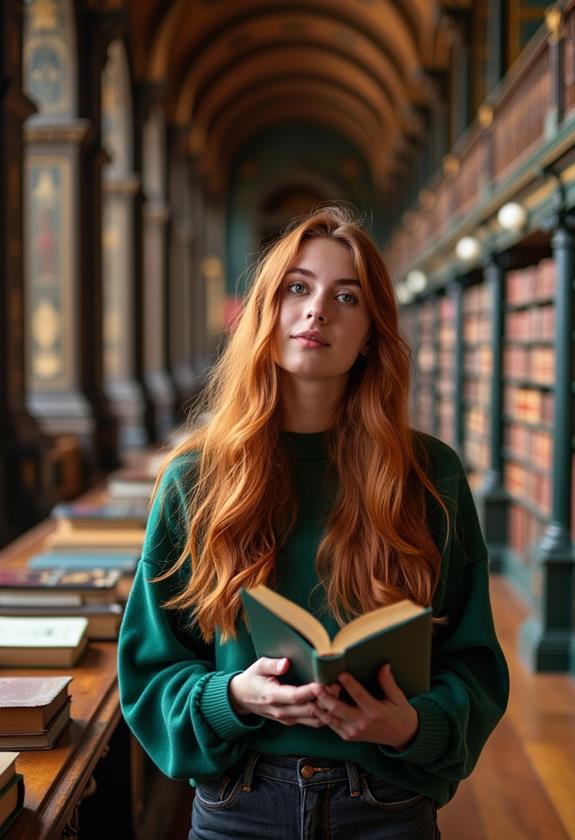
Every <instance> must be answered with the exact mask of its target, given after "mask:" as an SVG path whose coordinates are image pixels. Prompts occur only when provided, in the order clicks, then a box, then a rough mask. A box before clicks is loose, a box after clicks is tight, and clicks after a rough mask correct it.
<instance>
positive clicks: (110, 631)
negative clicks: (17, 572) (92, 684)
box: [0, 603, 124, 702]
mask: <svg viewBox="0 0 575 840" xmlns="http://www.w3.org/2000/svg"><path fill="white" fill-rule="evenodd" d="M123 612H124V610H123V608H122V606H121V605H120V604H106V603H100V604H98V603H92V604H76V605H68V606H62V605H59V606H48V605H45V604H44V605H42V604H34V605H32V604H28V605H26V606H24V605H20V606H11V607H7V606H4V607H2V614H3V615H5V616H20V617H29V616H33V617H35V618H49V617H51V616H54V617H55V616H61V617H63V618H68V617H73V616H84V618H87V619H88V630H87V635H88V639H94V640H95V639H98V640H100V641H104V640H108V641H112V640H114V639H117V638H118V633H119V630H120V623H121V621H122V615H123ZM0 698H1V695H0ZM0 702H1V700H0Z"/></svg>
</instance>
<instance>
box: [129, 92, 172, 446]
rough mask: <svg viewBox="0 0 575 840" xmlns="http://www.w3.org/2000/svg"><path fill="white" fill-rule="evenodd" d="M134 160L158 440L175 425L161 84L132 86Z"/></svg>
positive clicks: (144, 347)
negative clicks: (137, 175) (138, 174)
mask: <svg viewBox="0 0 575 840" xmlns="http://www.w3.org/2000/svg"><path fill="white" fill-rule="evenodd" d="M136 92H137V108H136V119H135V138H136V146H135V149H134V165H135V167H137V166H138V163H139V165H140V167H141V169H140V170H139V171H140V172H141V173H142V195H141V201H140V202H139V203H138V204H137V205H136V212H140V213H141V219H140V221H139V231H140V237H141V238H140V242H139V243H138V246H139V249H140V260H141V262H140V263H139V268H140V271H141V282H142V284H143V288H142V305H143V322H142V326H143V334H142V343H141V346H140V351H141V354H142V372H143V381H144V385H145V389H146V394H147V399H148V421H149V428H150V433H151V436H152V439H154V440H163V439H164V438H165V437H166V436H167V435H168V433H169V432H170V430H171V429H172V427H173V425H174V419H175V418H174V408H175V406H174V403H175V390H174V384H173V382H172V379H171V376H170V373H169V368H168V347H169V344H168V327H169V323H168V312H169V286H168V229H169V228H168V225H169V221H170V210H169V205H168V202H167V191H166V160H165V149H164V146H163V144H164V142H165V124H164V121H163V116H162V114H161V102H162V99H163V89H162V87H161V86H153V85H149V84H140V85H138V87H137V91H136Z"/></svg>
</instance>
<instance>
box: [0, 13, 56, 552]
mask: <svg viewBox="0 0 575 840" xmlns="http://www.w3.org/2000/svg"><path fill="white" fill-rule="evenodd" d="M22 28H23V21H22V6H21V3H20V2H17V0H7V2H5V3H2V4H1V5H0V79H1V82H0V181H1V183H2V184H3V185H4V189H3V190H2V191H1V192H0V217H1V218H2V220H3V222H2V225H0V357H1V358H2V364H1V365H0V545H3V544H4V543H6V542H7V541H8V540H9V539H11V538H12V537H14V536H16V534H18V533H19V532H21V531H22V530H24V529H25V528H27V527H29V526H30V525H32V524H33V523H34V522H36V521H37V520H38V519H39V518H40V517H41V516H43V515H45V514H46V513H47V512H48V510H49V508H50V506H51V499H50V488H49V485H50V476H49V473H48V467H47V460H46V454H47V450H48V447H49V441H48V439H47V438H46V437H45V436H44V435H43V434H42V432H41V430H40V427H39V426H38V424H37V423H36V422H35V420H34V419H33V418H32V417H31V415H30V414H29V412H28V410H27V408H26V388H25V366H26V353H25V325H24V270H23V248H22V241H23V235H24V234H23V178H22V173H23V155H22V149H23V124H24V121H25V120H26V119H27V118H28V117H29V116H30V115H31V114H32V113H33V112H34V106H33V105H32V103H31V102H30V100H29V99H28V98H27V97H26V96H25V95H24V93H23V90H22Z"/></svg>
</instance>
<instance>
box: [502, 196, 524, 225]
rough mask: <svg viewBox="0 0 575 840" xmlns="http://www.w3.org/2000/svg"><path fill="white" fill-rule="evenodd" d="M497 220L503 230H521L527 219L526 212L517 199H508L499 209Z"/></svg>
mask: <svg viewBox="0 0 575 840" xmlns="http://www.w3.org/2000/svg"><path fill="white" fill-rule="evenodd" d="M497 221H498V222H499V224H500V225H501V227H502V228H503V229H504V230H515V231H517V230H521V228H522V227H523V225H524V224H525V222H526V221H527V212H526V210H525V208H524V207H523V206H522V205H521V204H519V203H518V202H517V201H509V202H508V203H507V204H504V205H503V207H501V208H500V209H499V212H498V213H497Z"/></svg>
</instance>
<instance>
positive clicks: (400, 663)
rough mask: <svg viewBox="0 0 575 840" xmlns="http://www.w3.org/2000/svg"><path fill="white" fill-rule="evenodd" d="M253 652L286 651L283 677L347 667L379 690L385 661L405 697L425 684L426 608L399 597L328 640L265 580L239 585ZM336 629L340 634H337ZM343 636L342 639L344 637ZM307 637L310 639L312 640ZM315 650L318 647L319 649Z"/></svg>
mask: <svg viewBox="0 0 575 840" xmlns="http://www.w3.org/2000/svg"><path fill="white" fill-rule="evenodd" d="M241 597H242V602H243V604H244V607H245V609H246V613H247V619H248V625H249V629H250V634H251V636H252V639H253V642H254V647H255V649H256V653H257V655H258V656H269V657H274V658H280V657H284V656H285V657H287V658H288V659H289V661H290V668H289V670H288V671H287V672H286V674H284V675H283V677H282V682H284V683H289V684H293V685H301V684H304V683H308V682H321V683H324V684H327V683H332V682H335V681H336V678H337V675H338V674H340V673H342V671H346V672H348V673H350V674H352V675H353V676H354V677H355V678H356V679H357V680H358V681H359V682H361V683H362V685H364V686H365V687H366V688H367V689H368V690H369V691H371V692H372V693H373V694H375V695H376V696H377V695H381V689H380V688H379V685H378V682H377V672H378V670H379V668H380V667H381V666H382V665H383V664H384V663H386V662H389V663H391V668H392V672H393V675H394V677H395V679H396V681H397V683H398V685H399V686H400V688H401V689H402V690H403V691H404V692H405V694H406V695H407V697H413V696H414V695H416V694H423V693H425V692H426V691H428V690H429V679H430V668H431V609H430V608H428V607H427V608H425V607H419V606H417V605H416V604H413V603H412V602H411V601H402V602H401V603H400V604H392V605H390V606H389V607H382V608H381V609H378V610H374V611H373V612H370V613H366V614H365V615H363V616H360V617H359V618H357V619H354V620H352V621H351V622H350V623H349V624H348V625H346V627H345V628H343V629H342V631H340V633H338V634H337V635H336V637H335V639H334V640H333V642H334V647H337V648H341V650H339V651H338V652H333V653H330V652H328V650H327V649H328V648H329V647H330V640H329V637H328V636H327V633H326V631H325V629H324V628H323V626H322V625H321V624H320V622H319V621H317V619H316V618H314V617H313V616H312V615H311V613H309V612H307V610H304V609H303V608H302V607H300V606H298V605H297V604H295V603H294V602H293V601H290V600H289V599H287V598H284V597H283V596H281V595H279V594H278V593H277V592H273V591H272V590H270V589H268V587H265V586H258V587H255V588H254V589H252V590H249V591H248V590H245V589H242V590H241ZM340 634H341V639H340V638H339V636H340ZM346 637H347V641H346ZM312 639H313V640H314V641H315V644H314V641H312ZM318 651H319V652H318Z"/></svg>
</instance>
